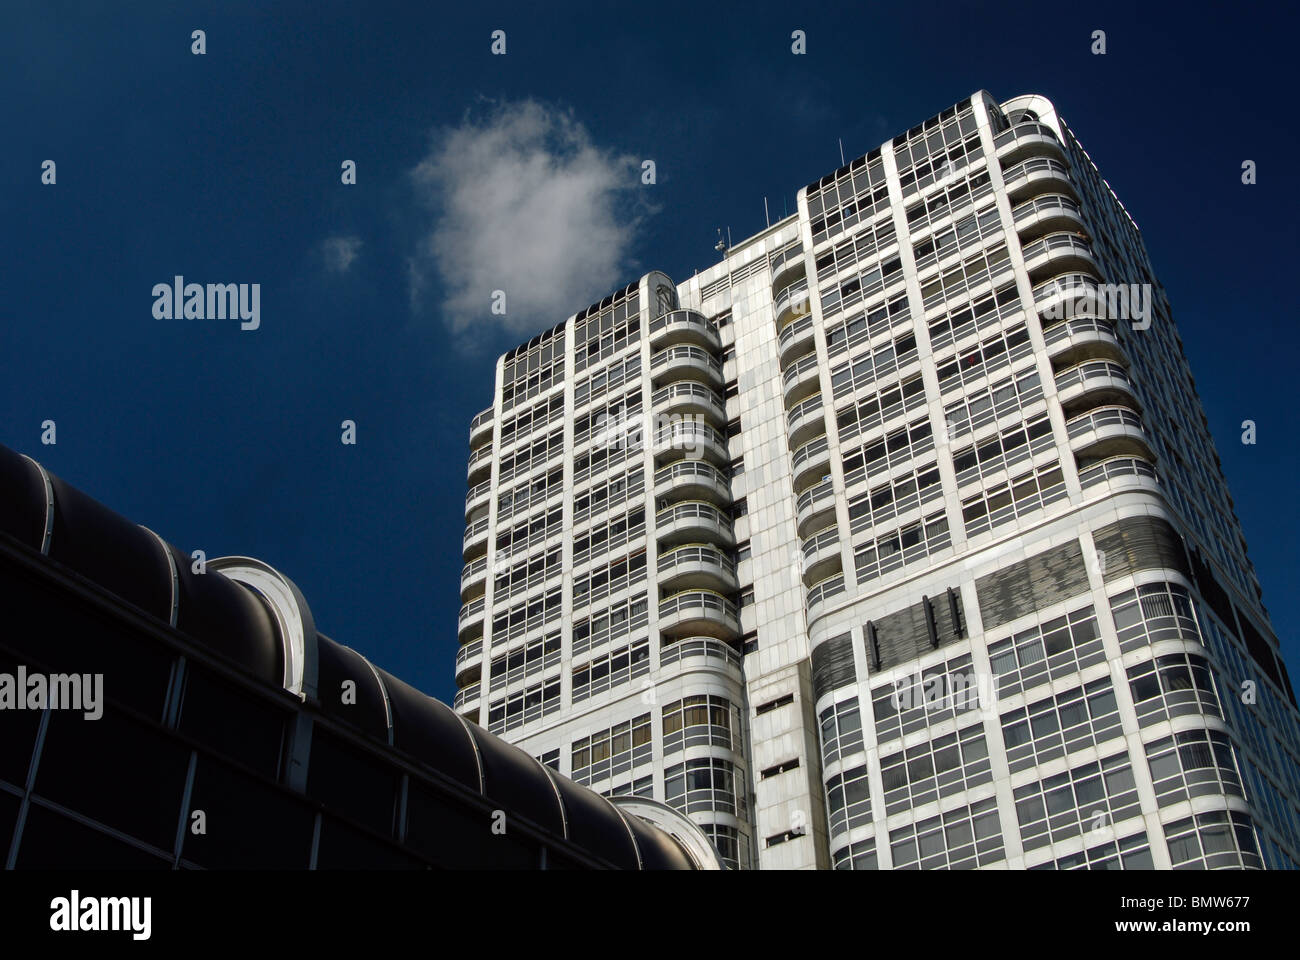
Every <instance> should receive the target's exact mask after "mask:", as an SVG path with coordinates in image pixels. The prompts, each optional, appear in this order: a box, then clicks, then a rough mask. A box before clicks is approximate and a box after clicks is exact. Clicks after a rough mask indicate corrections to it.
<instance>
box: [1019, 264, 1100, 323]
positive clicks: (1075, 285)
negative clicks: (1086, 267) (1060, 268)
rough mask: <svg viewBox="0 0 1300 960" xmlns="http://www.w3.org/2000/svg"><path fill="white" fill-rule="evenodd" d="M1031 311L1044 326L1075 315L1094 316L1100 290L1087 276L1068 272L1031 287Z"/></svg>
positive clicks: (1093, 280) (1094, 280) (1095, 282)
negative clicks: (1032, 288) (1032, 308)
mask: <svg viewBox="0 0 1300 960" xmlns="http://www.w3.org/2000/svg"><path fill="white" fill-rule="evenodd" d="M1033 293H1034V310H1035V311H1036V312H1037V313H1038V316H1039V318H1040V319H1042V320H1043V321H1044V322H1045V323H1050V322H1051V321H1053V320H1065V319H1068V318H1070V317H1075V316H1085V315H1089V316H1095V315H1096V309H1095V308H1096V304H1097V302H1098V297H1099V295H1100V289H1099V287H1098V285H1097V281H1096V279H1094V278H1093V277H1090V276H1088V275H1087V274H1086V273H1067V274H1063V275H1062V276H1058V277H1052V278H1051V279H1050V280H1044V281H1043V282H1042V283H1040V284H1038V285H1037V286H1036V287H1034V290H1033Z"/></svg>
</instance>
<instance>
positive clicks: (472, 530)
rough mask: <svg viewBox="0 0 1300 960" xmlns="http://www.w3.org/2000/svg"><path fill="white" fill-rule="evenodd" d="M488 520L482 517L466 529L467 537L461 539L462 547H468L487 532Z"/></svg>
mask: <svg viewBox="0 0 1300 960" xmlns="http://www.w3.org/2000/svg"><path fill="white" fill-rule="evenodd" d="M487 528H488V518H487V517H480V518H479V519H477V520H475V521H474V522H473V523H471V524H470V525H469V526H468V527H466V528H465V536H464V537H463V538H462V539H461V545H462V546H465V547H468V546H469V545H470V542H471V541H473V540H476V539H477V538H478V537H480V536H482V535H483V534H484V533H486V532H487Z"/></svg>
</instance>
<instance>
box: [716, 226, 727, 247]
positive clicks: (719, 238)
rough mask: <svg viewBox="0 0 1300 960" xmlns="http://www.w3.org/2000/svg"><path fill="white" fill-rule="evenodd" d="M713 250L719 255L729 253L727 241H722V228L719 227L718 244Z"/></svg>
mask: <svg viewBox="0 0 1300 960" xmlns="http://www.w3.org/2000/svg"><path fill="white" fill-rule="evenodd" d="M713 249H714V250H716V251H718V253H726V252H727V241H726V240H723V239H722V228H721V227H718V242H717V243H715V244H714V245H713Z"/></svg>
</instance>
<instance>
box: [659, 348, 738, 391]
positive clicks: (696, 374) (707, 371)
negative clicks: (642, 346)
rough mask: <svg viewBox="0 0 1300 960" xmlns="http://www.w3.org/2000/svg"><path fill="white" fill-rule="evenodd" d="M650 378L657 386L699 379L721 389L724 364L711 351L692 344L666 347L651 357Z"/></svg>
mask: <svg viewBox="0 0 1300 960" xmlns="http://www.w3.org/2000/svg"><path fill="white" fill-rule="evenodd" d="M650 379H651V381H652V382H653V383H654V385H655V386H662V385H663V384H665V383H669V382H672V381H676V380H698V381H700V382H701V383H707V384H709V385H710V386H712V387H714V388H716V389H720V388H721V387H722V384H723V379H722V364H721V363H719V362H718V358H717V357H715V356H714V355H713V354H711V353H710V352H709V351H707V350H702V349H700V348H699V347H696V346H693V345H691V344H682V345H681V346H676V347H665V348H664V349H663V350H660V351H659V352H658V353H656V354H655V355H654V356H652V357H651V358H650Z"/></svg>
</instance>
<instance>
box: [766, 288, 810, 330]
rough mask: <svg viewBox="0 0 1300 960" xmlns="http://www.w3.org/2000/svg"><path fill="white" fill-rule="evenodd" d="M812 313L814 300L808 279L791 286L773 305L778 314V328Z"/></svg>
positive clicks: (782, 292) (779, 295)
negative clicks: (791, 320)
mask: <svg viewBox="0 0 1300 960" xmlns="http://www.w3.org/2000/svg"><path fill="white" fill-rule="evenodd" d="M811 311H812V300H811V294H810V293H809V290H808V278H807V277H805V278H803V279H802V280H798V281H796V282H794V283H792V284H790V286H788V287H786V288H785V289H784V290H782V291H781V292H780V293H779V294H778V295H777V297H776V300H775V301H774V302H773V303H772V312H773V313H775V314H776V324H777V327H778V328H781V327H783V326H784V325H785V322H786V321H787V320H790V319H795V318H798V317H803V316H806V315H808V314H809V313H810V312H811Z"/></svg>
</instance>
